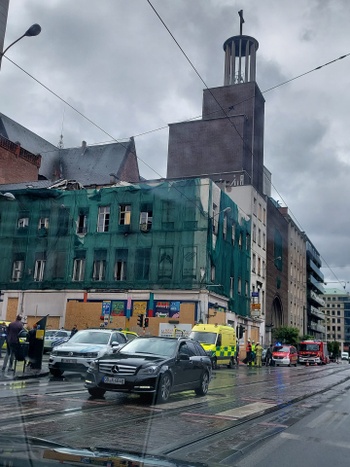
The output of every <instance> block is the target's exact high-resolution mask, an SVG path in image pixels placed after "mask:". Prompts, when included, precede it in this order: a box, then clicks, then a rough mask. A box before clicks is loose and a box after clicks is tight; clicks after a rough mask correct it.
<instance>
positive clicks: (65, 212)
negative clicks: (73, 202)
mask: <svg viewBox="0 0 350 467" xmlns="http://www.w3.org/2000/svg"><path fill="white" fill-rule="evenodd" d="M69 216H70V214H69V209H68V208H66V207H65V206H64V205H62V206H60V209H59V211H58V221H57V222H58V224H57V236H59V237H63V236H64V235H67V234H68V226H69Z"/></svg>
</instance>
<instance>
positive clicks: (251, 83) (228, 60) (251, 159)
mask: <svg viewBox="0 0 350 467" xmlns="http://www.w3.org/2000/svg"><path fill="white" fill-rule="evenodd" d="M239 16H240V34H239V35H238V36H233V37H230V38H229V39H227V40H226V41H225V43H224V46H223V48H224V52H225V66H224V86H220V87H216V88H210V89H205V90H204V92H203V104H202V119H201V120H196V121H192V122H181V123H175V124H170V125H169V144H168V166H167V177H168V178H181V177H197V176H207V177H210V178H211V179H213V180H214V181H219V180H221V181H225V182H226V183H227V184H230V185H231V186H244V185H253V186H254V188H256V190H257V191H258V192H259V193H263V145H264V104H265V100H264V98H263V96H262V93H261V91H260V89H259V87H258V85H257V83H256V81H255V79H256V52H257V50H258V47H259V43H258V41H257V40H256V39H254V38H253V37H250V36H245V35H243V34H242V28H243V23H244V19H243V12H242V11H240V12H239Z"/></svg>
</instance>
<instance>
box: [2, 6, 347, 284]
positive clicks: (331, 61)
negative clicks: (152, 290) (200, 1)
mask: <svg viewBox="0 0 350 467" xmlns="http://www.w3.org/2000/svg"><path fill="white" fill-rule="evenodd" d="M146 1H147V2H148V3H149V4H150V6H151V7H152V9H153V10H154V12H155V13H156V15H157V16H158V18H159V19H160V21H161V22H162V24H163V25H164V27H165V28H166V29H167V31H168V32H169V34H170V35H171V37H172V38H173V40H174V41H175V43H176V44H177V45H178V47H179V48H180V50H181V51H182V53H183V54H184V56H185V57H186V59H187V61H188V62H189V63H190V65H191V67H192V68H193V69H194V71H195V73H196V74H197V76H198V77H199V78H200V80H201V81H202V83H203V84H204V86H205V87H206V89H208V91H209V92H210V89H209V88H208V86H207V85H206V83H205V81H204V80H203V78H202V77H201V76H200V74H199V72H198V71H197V69H196V68H195V66H194V65H193V63H192V62H191V61H190V59H189V58H188V56H187V55H186V53H185V52H184V50H183V49H182V48H181V46H180V45H179V44H178V42H177V41H176V39H175V37H174V36H173V34H172V33H171V32H170V30H169V29H168V27H167V26H166V25H165V23H164V21H163V20H162V19H161V17H160V16H159V14H158V13H157V12H156V10H155V9H154V7H153V5H152V4H151V3H150V1H149V0H146ZM349 56H350V53H347V54H344V55H342V56H340V57H338V58H336V59H333V60H330V61H328V62H326V63H324V64H322V65H319V66H317V67H316V68H313V69H311V70H308V71H306V72H304V73H301V74H300V75H297V76H295V77H293V78H290V79H288V80H286V81H283V82H281V83H279V84H276V85H275V86H272V87H270V88H268V89H266V90H264V91H262V94H265V93H268V92H270V91H272V90H274V89H277V88H279V87H281V86H284V85H286V84H288V83H290V82H292V81H295V80H297V79H299V78H302V77H304V76H306V75H308V74H310V73H312V72H315V71H318V70H320V69H321V68H324V67H326V66H329V65H332V64H334V63H335V62H337V61H339V60H342V59H344V58H347V57H349ZM3 58H5V59H7V60H8V61H9V62H11V63H12V64H13V65H15V66H16V67H17V68H18V69H20V70H21V71H23V73H25V74H26V75H27V76H29V77H30V78H32V79H33V80H34V81H35V82H36V83H38V84H39V85H40V86H42V87H43V88H44V89H46V90H47V91H48V92H50V93H51V94H53V95H54V96H55V97H56V98H57V99H59V100H60V101H62V102H63V103H64V104H66V105H68V107H70V108H71V109H72V110H73V111H74V112H76V113H77V114H78V115H80V116H81V117H82V118H84V119H85V120H87V121H88V122H89V123H90V124H91V125H93V126H95V127H96V128H97V129H99V130H100V131H101V132H103V133H104V134H106V135H107V136H108V137H110V138H111V141H114V142H117V143H119V144H121V145H122V146H123V147H125V148H126V146H125V144H124V143H122V142H121V141H120V140H118V139H116V138H114V137H113V136H112V135H111V134H110V133H108V132H107V131H106V130H104V129H103V128H102V127H101V126H100V125H98V124H97V123H95V122H94V121H93V120H91V119H90V118H89V117H87V116H86V115H84V114H83V113H82V112H80V111H79V110H78V109H76V108H75V107H74V106H73V105H71V104H70V103H69V102H67V101H66V100H65V99H63V98H62V97H61V96H59V95H58V94H57V93H56V92H54V91H53V90H52V89H50V88H49V87H48V86H46V85H45V84H43V83H42V82H41V81H39V80H38V79H37V78H35V77H34V76H33V75H31V74H30V73H29V72H27V71H26V70H25V69H24V68H22V67H21V66H20V65H18V64H17V63H16V62H14V61H13V60H11V59H10V58H8V57H7V56H6V55H4V56H3ZM213 97H214V96H213ZM251 98H252V97H248V98H246V99H243V100H242V101H240V102H238V104H241V103H243V102H245V101H248V100H250V99H251ZM214 99H215V97H214ZM215 100H216V99H215ZM216 102H217V100H216ZM218 105H219V106H220V107H221V109H222V111H223V112H224V113H225V115H226V116H227V113H226V111H225V109H224V108H223V107H222V106H221V105H220V104H219V103H218ZM236 105H237V103H236ZM227 117H228V120H229V121H230V123H231V124H232V126H233V127H234V129H235V131H236V132H237V134H238V136H239V137H240V138H241V139H242V140H243V137H242V135H241V134H240V133H239V131H238V130H237V128H236V126H235V125H234V123H233V122H232V120H231V119H230V117H229V116H227ZM198 118H201V116H196V117H192V118H189V119H188V120H195V119H198ZM167 128H168V125H166V126H163V127H158V128H155V129H153V130H148V131H146V132H143V133H140V134H137V135H134V138H136V137H139V136H143V135H146V134H150V133H153V132H156V131H160V130H163V129H167ZM251 154H252V155H253V153H252V152H251ZM135 156H136V157H137V159H139V160H140V161H141V162H142V163H144V164H145V166H147V167H148V168H149V169H151V170H152V171H153V172H154V173H155V174H157V175H158V176H159V177H160V178H164V177H163V176H162V175H161V174H160V173H158V172H157V170H155V169H154V168H153V167H151V166H150V165H149V164H148V163H147V162H145V161H144V160H143V159H141V158H140V157H139V156H137V155H136V154H135ZM198 176H199V177H200V175H198ZM194 177H196V175H194ZM270 182H271V186H272V187H273V188H274V190H275V191H276V193H277V194H278V195H279V196H280V198H281V200H282V201H283V202H284V203H285V204H286V205H287V203H286V202H285V201H284V200H283V197H282V196H281V195H280V193H279V192H278V190H277V189H276V187H275V186H274V185H273V184H272V181H271V180H270ZM173 188H175V189H176V190H177V191H179V190H178V189H177V188H176V187H174V186H173ZM180 193H181V192H180ZM181 194H182V196H184V197H185V198H186V196H185V195H184V194H183V193H181ZM191 201H192V202H193V200H191ZM196 206H197V205H196ZM197 207H198V206H197ZM288 209H289V212H290V213H291V214H292V215H293V218H294V220H295V221H296V223H297V224H299V226H300V227H301V224H300V223H299V222H298V220H297V218H296V216H295V215H294V214H293V212H292V211H291V209H290V208H288ZM200 211H201V209H200ZM301 230H302V227H301ZM328 267H329V266H328ZM329 269H330V267H329ZM330 270H331V271H332V269H330ZM332 273H333V274H334V275H335V273H334V271H332ZM335 277H336V276H335Z"/></svg>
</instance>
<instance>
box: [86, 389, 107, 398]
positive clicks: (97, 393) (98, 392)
mask: <svg viewBox="0 0 350 467" xmlns="http://www.w3.org/2000/svg"><path fill="white" fill-rule="evenodd" d="M88 391H89V394H90V396H92V397H103V396H104V395H105V393H106V390H105V389H101V388H89V389H88Z"/></svg>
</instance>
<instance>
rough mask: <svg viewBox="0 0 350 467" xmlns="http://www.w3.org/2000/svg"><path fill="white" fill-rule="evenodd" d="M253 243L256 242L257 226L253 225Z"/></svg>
mask: <svg viewBox="0 0 350 467" xmlns="http://www.w3.org/2000/svg"><path fill="white" fill-rule="evenodd" d="M253 242H256V224H253Z"/></svg>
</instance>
